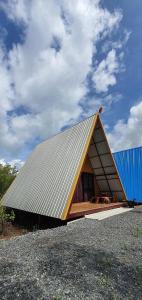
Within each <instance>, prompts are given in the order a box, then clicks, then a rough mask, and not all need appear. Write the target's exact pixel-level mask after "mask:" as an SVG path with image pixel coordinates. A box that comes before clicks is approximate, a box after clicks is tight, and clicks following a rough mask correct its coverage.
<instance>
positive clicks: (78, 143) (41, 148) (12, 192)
mask: <svg viewBox="0 0 142 300" xmlns="http://www.w3.org/2000/svg"><path fill="white" fill-rule="evenodd" d="M90 141H91V142H90ZM90 143H91V144H90ZM88 149H89V150H88ZM87 152H88V157H89V159H90V162H91V164H92V167H93V168H94V175H95V176H96V181H97V183H98V186H99V188H100V191H102V192H107V191H108V192H110V193H111V194H114V193H117V197H118V200H123V199H125V193H124V190H123V187H122V185H121V182H120V180H119V176H118V173H117V170H116V167H115V164H114V161H113V157H112V155H111V152H110V149H109V146H108V143H107V140H106V137H105V134H104V131H103V128H102V125H101V122H100V119H99V116H98V114H97V115H96V116H91V117H90V118H88V119H86V120H84V121H82V122H80V123H78V124H76V125H74V126H73V127H71V128H69V129H67V130H65V131H64V132H62V133H60V134H58V135H56V136H54V137H52V138H50V139H48V140H46V141H45V142H43V143H41V144H39V145H38V146H37V147H36V148H35V150H34V151H33V152H32V154H31V155H30V157H29V158H28V159H27V161H26V163H25V165H24V166H23V168H22V169H21V170H20V172H19V174H18V176H17V177H16V179H15V180H14V182H13V183H12V185H11V186H10V188H9V189H8V191H7V192H6V194H5V195H4V197H3V201H4V205H5V206H7V207H12V208H16V209H20V210H24V211H28V212H33V213H37V214H40V215H45V216H51V217H54V218H59V219H65V218H66V217H67V213H68V209H69V206H70V204H71V200H72V196H73V193H74V191H75V187H76V184H77V181H78V178H79V175H80V171H81V167H82V165H83V162H84V159H85V157H86V154H87ZM100 175H101V176H100Z"/></svg>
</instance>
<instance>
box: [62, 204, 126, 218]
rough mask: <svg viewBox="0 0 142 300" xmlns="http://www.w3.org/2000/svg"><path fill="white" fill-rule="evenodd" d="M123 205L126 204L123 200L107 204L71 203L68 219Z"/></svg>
mask: <svg viewBox="0 0 142 300" xmlns="http://www.w3.org/2000/svg"><path fill="white" fill-rule="evenodd" d="M124 205H126V203H125V202H116V203H109V204H101V203H100V204H96V203H91V202H79V203H73V204H72V205H71V209H70V212H69V215H68V219H74V218H77V217H81V216H84V215H88V214H92V213H95V212H99V211H104V210H108V209H113V208H118V207H122V206H124Z"/></svg>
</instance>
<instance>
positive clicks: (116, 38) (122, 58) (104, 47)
mask: <svg viewBox="0 0 142 300" xmlns="http://www.w3.org/2000/svg"><path fill="white" fill-rule="evenodd" d="M141 11H142V1H141V0H135V1H128V0H119V1H115V0H108V1H104V0H102V1H101V0H100V1H99V0H86V1H83V0H77V1H75V0H71V1H70V2H69V1H66V0H60V1H57V0H52V1H45V0H39V1H38V2H36V1H33V0H31V1H27V0H19V1H18V0H17V1H14V0H7V1H3V0H0V77H1V80H0V162H2V163H4V162H10V163H11V164H17V166H18V165H19V166H20V165H22V163H23V161H25V159H26V157H27V156H28V155H29V153H30V152H31V151H32V149H33V148H34V147H35V145H36V144H38V143H39V142H41V141H42V140H45V139H46V138H48V137H50V136H51V135H53V134H56V133H57V132H59V131H61V130H63V129H65V128H66V127H68V126H71V125H72V124H74V123H76V122H77V121H80V120H81V119H84V118H85V117H88V116H89V115H92V114H93V113H95V111H96V110H98V108H99V106H103V107H104V112H103V114H102V120H103V123H104V125H105V128H106V132H107V136H108V139H109V142H110V145H111V148H112V150H113V151H118V150H122V149H125V148H130V147H137V146H140V145H142V135H141V134H140V128H141V127H142V84H141V78H142V58H141V53H142V31H141V28H142V18H141Z"/></svg>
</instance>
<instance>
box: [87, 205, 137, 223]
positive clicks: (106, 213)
mask: <svg viewBox="0 0 142 300" xmlns="http://www.w3.org/2000/svg"><path fill="white" fill-rule="evenodd" d="M132 209H133V208H127V207H120V208H114V209H110V210H106V211H101V212H98V213H94V214H90V215H86V216H85V218H87V219H94V220H103V219H106V218H110V217H113V216H115V215H119V214H123V213H126V212H129V211H131V210H132Z"/></svg>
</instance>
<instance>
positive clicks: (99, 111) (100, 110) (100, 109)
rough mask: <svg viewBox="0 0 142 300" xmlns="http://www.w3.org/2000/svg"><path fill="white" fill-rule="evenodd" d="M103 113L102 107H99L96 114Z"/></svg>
mask: <svg viewBox="0 0 142 300" xmlns="http://www.w3.org/2000/svg"><path fill="white" fill-rule="evenodd" d="M102 112H103V107H102V106H100V108H99V110H98V113H99V114H101V113H102Z"/></svg>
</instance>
